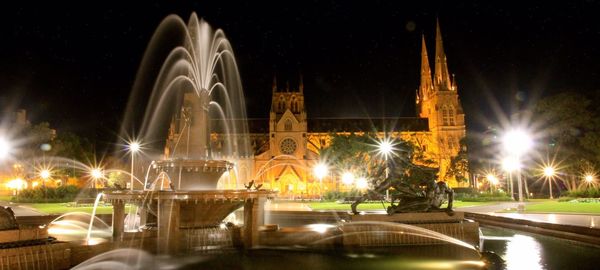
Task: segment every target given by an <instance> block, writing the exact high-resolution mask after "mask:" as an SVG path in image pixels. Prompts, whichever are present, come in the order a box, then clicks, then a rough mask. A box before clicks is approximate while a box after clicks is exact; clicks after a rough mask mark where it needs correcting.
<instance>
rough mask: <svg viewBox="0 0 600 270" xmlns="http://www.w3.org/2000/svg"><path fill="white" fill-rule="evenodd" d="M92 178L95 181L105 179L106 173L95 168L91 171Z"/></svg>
mask: <svg viewBox="0 0 600 270" xmlns="http://www.w3.org/2000/svg"><path fill="white" fill-rule="evenodd" d="M90 176H92V178H94V179H100V178H104V172H102V169H100V168H94V169H92V170H91V171H90Z"/></svg>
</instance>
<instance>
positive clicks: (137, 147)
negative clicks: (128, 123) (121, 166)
mask: <svg viewBox="0 0 600 270" xmlns="http://www.w3.org/2000/svg"><path fill="white" fill-rule="evenodd" d="M140 148H141V146H140V143H139V142H137V141H132V142H130V143H129V152H130V153H131V174H130V177H129V178H130V180H129V182H130V183H129V185H130V189H131V191H133V166H134V159H135V153H137V151H139V150H140Z"/></svg>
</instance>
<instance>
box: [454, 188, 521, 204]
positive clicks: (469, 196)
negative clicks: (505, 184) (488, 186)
mask: <svg viewBox="0 0 600 270" xmlns="http://www.w3.org/2000/svg"><path fill="white" fill-rule="evenodd" d="M454 199H455V200H457V201H463V202H492V201H512V198H511V197H510V196H509V195H508V194H507V193H506V192H500V191H496V192H484V193H477V192H474V193H455V194H454Z"/></svg>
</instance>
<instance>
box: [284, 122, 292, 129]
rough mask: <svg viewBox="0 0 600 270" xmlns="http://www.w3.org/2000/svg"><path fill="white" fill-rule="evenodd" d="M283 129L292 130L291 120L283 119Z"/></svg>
mask: <svg viewBox="0 0 600 270" xmlns="http://www.w3.org/2000/svg"><path fill="white" fill-rule="evenodd" d="M284 128H285V131H292V120H290V119H288V120H285V126H284Z"/></svg>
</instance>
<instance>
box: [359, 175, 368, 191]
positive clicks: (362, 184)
mask: <svg viewBox="0 0 600 270" xmlns="http://www.w3.org/2000/svg"><path fill="white" fill-rule="evenodd" d="M368 186H369V182H367V179H365V178H364V177H361V178H358V179H356V187H357V188H358V189H366V188H367V187H368Z"/></svg>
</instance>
